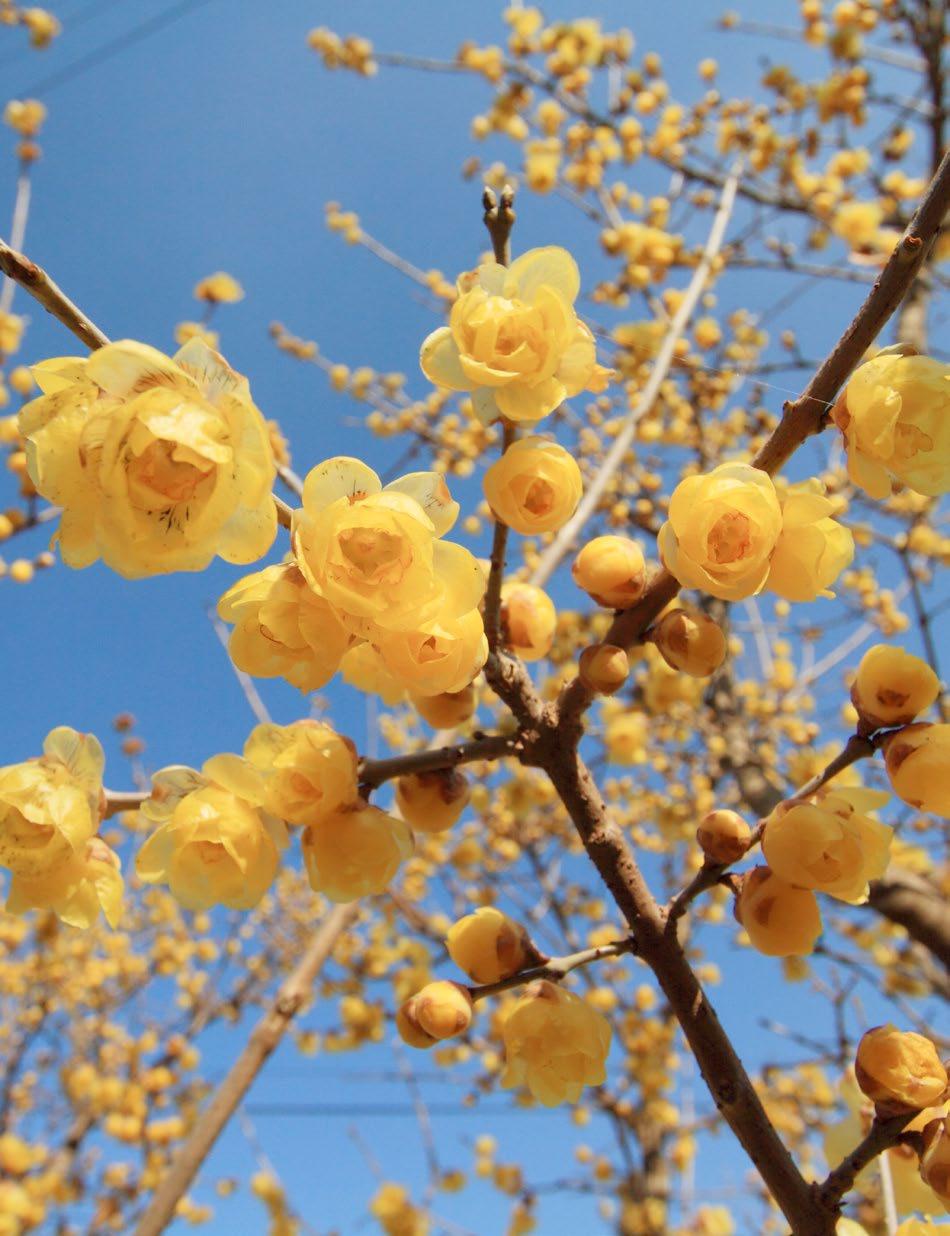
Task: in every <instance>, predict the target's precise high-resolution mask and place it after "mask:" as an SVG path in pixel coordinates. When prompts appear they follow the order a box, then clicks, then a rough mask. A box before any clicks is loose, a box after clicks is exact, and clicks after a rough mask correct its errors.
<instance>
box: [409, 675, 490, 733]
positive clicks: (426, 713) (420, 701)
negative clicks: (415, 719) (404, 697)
mask: <svg viewBox="0 0 950 1236" xmlns="http://www.w3.org/2000/svg"><path fill="white" fill-rule="evenodd" d="M410 698H411V700H412V703H413V707H414V708H415V710H416V712H418V714H419V716H420V717H422V719H423V720H424V721H428V723H429V724H430V725H431V726H433V727H434V728H435V729H437V730H452V729H455V727H456V726H458V725H461V724H462V723H463V722H465V721H467V720H468V719H469V718H470V717H471V716H472V715H473V714H474V712H475V704H476V700H475V688H474V687H473V686H471V685H469V686H467V687H463V688H462V690H461V691H445V692H443V693H442V694H441V695H410Z"/></svg>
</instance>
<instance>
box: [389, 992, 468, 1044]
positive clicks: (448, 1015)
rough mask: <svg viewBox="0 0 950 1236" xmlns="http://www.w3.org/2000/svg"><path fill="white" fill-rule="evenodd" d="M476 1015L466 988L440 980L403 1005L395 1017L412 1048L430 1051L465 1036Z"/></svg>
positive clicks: (403, 1035) (397, 1024)
mask: <svg viewBox="0 0 950 1236" xmlns="http://www.w3.org/2000/svg"><path fill="white" fill-rule="evenodd" d="M473 1011H474V1010H473V1005H472V997H471V996H470V995H469V994H468V988H467V987H463V986H462V984H461V983H453V982H451V981H450V980H448V979H439V980H438V981H437V982H434V983H427V984H426V985H425V987H423V989H422V990H421V991H419V992H416V994H415V995H414V996H410V997H409V999H408V1000H407V1001H406V1002H405V1004H403V1005H402V1007H401V1008H400V1009H399V1011H398V1012H397V1014H396V1029H397V1030H398V1031H399V1034H400V1035H401V1037H402V1039H403V1041H404V1042H406V1043H408V1044H409V1046H410V1047H431V1046H432V1045H433V1043H438V1042H441V1041H442V1040H443V1039H451V1038H455V1036H456V1035H459V1034H463V1033H464V1032H465V1031H466V1030H467V1029H468V1027H469V1026H470V1025H471V1021H472V1016H473Z"/></svg>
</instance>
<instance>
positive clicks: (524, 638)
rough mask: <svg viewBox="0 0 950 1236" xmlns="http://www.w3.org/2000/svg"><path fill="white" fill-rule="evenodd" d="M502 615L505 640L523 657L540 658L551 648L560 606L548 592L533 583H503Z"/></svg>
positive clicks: (529, 659) (534, 659) (526, 658)
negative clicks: (558, 606) (556, 606)
mask: <svg viewBox="0 0 950 1236" xmlns="http://www.w3.org/2000/svg"><path fill="white" fill-rule="evenodd" d="M501 619H502V627H503V629H504V635H505V643H506V644H507V646H508V647H509V648H510V649H511V650H512V651H513V652H515V653H517V654H518V656H519V657H521V659H522V660H523V661H539V660H540V659H541V658H542V657H545V656H547V654H548V653H549V652H550V650H551V645H552V643H553V642H554V631H555V628H556V627H557V610H555V608H554V602H553V601H552V600H551V598H550V597H549V596H548V595H547V593H546V592H542V590H541V589H540V588H536V587H535V586H534V585H533V584H520V583H516V582H510V583H507V584H503V585H502V589H501Z"/></svg>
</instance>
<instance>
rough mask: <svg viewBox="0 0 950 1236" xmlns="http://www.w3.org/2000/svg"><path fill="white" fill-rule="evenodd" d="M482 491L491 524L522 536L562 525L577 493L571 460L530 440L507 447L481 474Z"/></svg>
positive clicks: (577, 480) (538, 440)
mask: <svg viewBox="0 0 950 1236" xmlns="http://www.w3.org/2000/svg"><path fill="white" fill-rule="evenodd" d="M483 485H484V490H485V497H486V499H487V500H488V505H489V506H490V507H491V509H492V514H493V515H494V516H495V518H496V519H499V520H501V522H502V523H503V524H507V525H508V527H509V528H513V529H514V530H515V532H521V533H523V534H524V535H525V536H537V535H538V534H540V533H542V532H554V531H556V530H557V529H558V528H560V527H561V526H562V525H563V524H566V523H567V521H568V520H569V519H570V517H571V516H572V515H573V514H574V512H575V510H576V509H577V504H578V502H580V499H581V493H582V491H583V482H582V480H581V470H580V468H579V467H578V466H577V461H576V460H575V459H574V457H573V455H571V454H569V452H567V451H566V450H565V449H564V447H563V446H558V445H557V444H556V443H554V442H547V441H545V439H544V438H540V437H537V436H536V435H533V436H531V437H528V438H522V439H521V440H520V441H518V442H514V443H512V445H511V446H509V447H508V449H507V450H506V451H505V453H504V455H502V457H501V459H499V460H498V461H497V462H496V463H494V464H492V466H491V467H490V468H489V469H488V471H487V472H486V473H485V479H484V482H483Z"/></svg>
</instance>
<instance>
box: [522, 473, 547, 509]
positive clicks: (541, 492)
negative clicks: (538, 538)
mask: <svg viewBox="0 0 950 1236" xmlns="http://www.w3.org/2000/svg"><path fill="white" fill-rule="evenodd" d="M524 505H525V509H526V510H528V511H530V512H531V514H532V515H537V516H542V515H547V514H548V513H549V512H550V511H552V510H553V509H554V486H553V485H551V484H550V483H549V482H548V481H544V480H541V479H538V480H536V481H532V482H531V484H530V486H529V487H528V492H527V493H526V494H525V499H524Z"/></svg>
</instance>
